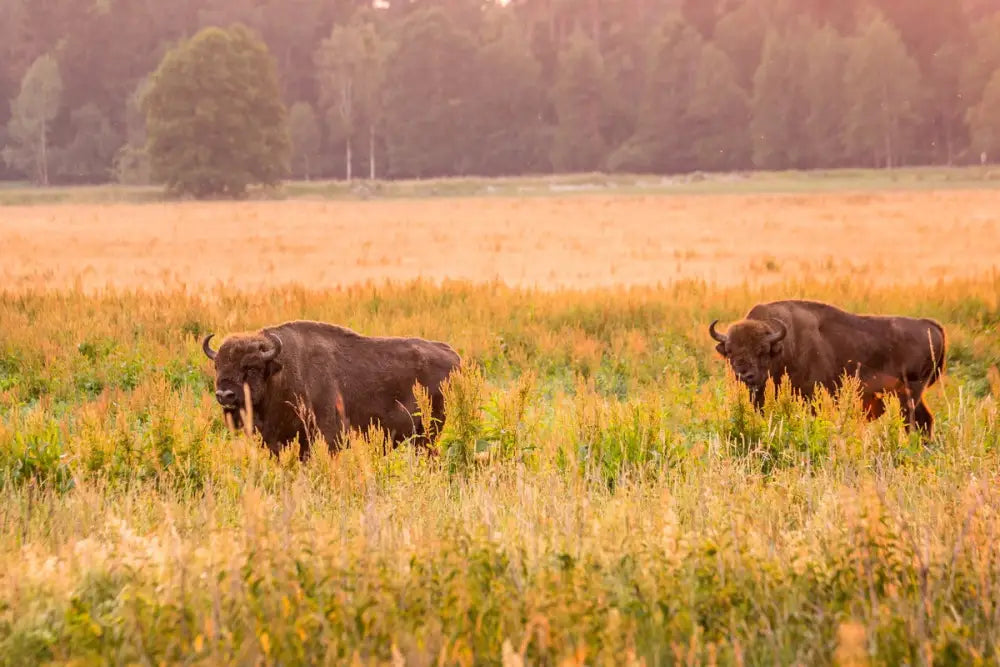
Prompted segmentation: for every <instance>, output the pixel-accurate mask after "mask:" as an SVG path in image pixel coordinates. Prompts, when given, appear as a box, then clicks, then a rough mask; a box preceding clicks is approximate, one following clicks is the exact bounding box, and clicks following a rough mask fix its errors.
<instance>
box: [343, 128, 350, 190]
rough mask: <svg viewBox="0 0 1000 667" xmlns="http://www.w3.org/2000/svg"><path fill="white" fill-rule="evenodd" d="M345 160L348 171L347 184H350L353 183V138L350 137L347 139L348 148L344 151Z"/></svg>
mask: <svg viewBox="0 0 1000 667" xmlns="http://www.w3.org/2000/svg"><path fill="white" fill-rule="evenodd" d="M344 160H345V164H344V166H345V167H346V170H347V182H348V183H350V182H351V138H350V137H347V147H346V148H345V150H344Z"/></svg>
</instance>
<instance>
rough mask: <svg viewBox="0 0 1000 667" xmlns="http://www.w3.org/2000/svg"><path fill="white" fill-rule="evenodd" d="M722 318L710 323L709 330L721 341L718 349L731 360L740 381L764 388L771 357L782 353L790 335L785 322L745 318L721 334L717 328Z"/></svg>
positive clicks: (750, 385)
mask: <svg viewBox="0 0 1000 667" xmlns="http://www.w3.org/2000/svg"><path fill="white" fill-rule="evenodd" d="M716 324H718V320H716V321H715V322H712V324H711V325H709V327H708V333H709V334H710V335H711V336H712V338H714V339H715V340H716V341H718V343H719V344H718V345H716V346H715V349H716V350H718V351H719V354H721V355H722V356H723V357H725V358H726V360H727V361H728V362H729V365H730V366H731V367H732V369H733V372H734V373H735V374H736V377H737V378H738V379H739V380H740V382H742V383H744V384H746V385H747V386H749V387H754V388H761V387H763V386H764V384H765V383H766V382H767V377H768V372H769V369H770V368H771V360H772V359H773V358H774V357H776V356H777V355H778V354H780V353H781V341H782V340H784V338H785V336H786V335H788V329H787V328H786V327H785V325H784V323H783V322H781V321H779V320H775V319H771V320H767V321H766V322H762V321H760V320H743V321H741V322H737V323H736V324H734V325H732V326H731V327H729V331H728V332H727V333H725V334H721V333H719V332H718V331H716V330H715V325H716Z"/></svg>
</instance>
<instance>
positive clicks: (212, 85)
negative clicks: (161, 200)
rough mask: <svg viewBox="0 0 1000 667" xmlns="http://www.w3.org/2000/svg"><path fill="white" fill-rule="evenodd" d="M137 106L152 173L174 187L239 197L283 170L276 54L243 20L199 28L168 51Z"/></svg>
mask: <svg viewBox="0 0 1000 667" xmlns="http://www.w3.org/2000/svg"><path fill="white" fill-rule="evenodd" d="M143 107H144V109H145V111H146V131H147V134H148V143H147V150H148V152H149V157H150V160H151V165H152V168H153V176H154V178H156V179H157V180H159V181H162V182H164V183H166V185H167V188H168V191H170V192H172V193H176V194H188V195H193V196H195V197H209V196H220V195H221V196H229V197H240V196H243V194H244V193H245V192H246V188H247V187H248V186H249V185H253V184H262V185H275V184H277V183H278V182H279V181H280V180H281V179H282V178H283V177H285V175H286V174H287V173H288V153H289V139H288V127H287V119H286V112H285V106H284V104H282V102H281V92H280V89H279V87H278V80H277V75H276V73H275V65H274V59H273V58H272V57H271V55H270V53H269V52H268V50H267V46H266V45H265V44H264V43H263V42H261V41H260V39H259V38H258V37H257V36H256V35H255V34H254V33H252V32H251V31H250V30H249V29H248V28H246V27H245V26H242V25H236V26H233V27H231V28H229V29H225V30H224V29H221V28H205V29H204V30H202V31H201V32H199V33H198V34H196V35H195V36H194V37H192V38H191V39H189V40H187V41H185V42H183V43H182V44H180V45H179V46H178V47H177V48H175V49H173V50H172V51H170V52H169V53H168V54H167V56H166V57H165V58H164V59H163V62H162V63H160V67H159V68H158V69H157V70H156V72H155V73H154V74H153V76H152V79H151V80H150V88H149V92H148V93H147V94H146V96H145V98H144V101H143Z"/></svg>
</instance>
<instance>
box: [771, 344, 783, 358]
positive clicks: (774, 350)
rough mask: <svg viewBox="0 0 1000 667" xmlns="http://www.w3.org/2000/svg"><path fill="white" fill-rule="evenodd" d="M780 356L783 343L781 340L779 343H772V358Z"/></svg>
mask: <svg viewBox="0 0 1000 667" xmlns="http://www.w3.org/2000/svg"><path fill="white" fill-rule="evenodd" d="M779 354H781V341H780V340H779V341H778V342H777V343H771V356H772V357H776V356H778V355H779Z"/></svg>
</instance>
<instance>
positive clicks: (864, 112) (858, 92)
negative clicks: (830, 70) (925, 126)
mask: <svg viewBox="0 0 1000 667" xmlns="http://www.w3.org/2000/svg"><path fill="white" fill-rule="evenodd" d="M844 85H845V88H846V89H847V90H849V91H850V93H851V104H850V105H849V107H848V109H847V114H846V119H845V120H846V128H845V132H846V134H845V143H846V146H847V149H848V151H849V152H850V154H851V156H852V157H853V158H854V159H856V160H859V161H861V160H864V159H865V158H866V157H867V158H868V160H870V162H871V163H872V164H875V165H881V166H885V167H893V166H895V165H898V164H900V163H901V162H902V160H903V159H904V158H905V155H906V150H907V147H908V146H910V143H909V142H910V133H911V131H912V129H913V127H914V125H915V123H916V121H917V120H918V118H919V117H918V114H917V112H916V109H917V108H918V105H919V99H920V97H921V95H922V90H921V78H920V70H919V68H918V67H917V63H916V62H915V61H914V60H913V58H911V57H910V56H909V54H908V53H907V52H906V47H905V46H904V44H903V40H902V39H901V38H900V36H899V32H898V31H897V30H896V29H895V28H894V27H893V26H892V25H890V24H889V22H888V21H886V20H885V18H884V17H882V16H881V15H880V14H874V15H872V16H871V19H870V20H869V21H867V22H866V23H865V24H864V27H863V29H862V30H861V32H860V33H859V34H858V35H857V36H856V37H854V38H853V39H852V40H851V53H850V56H849V58H848V60H847V69H846V72H845V75H844Z"/></svg>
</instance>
